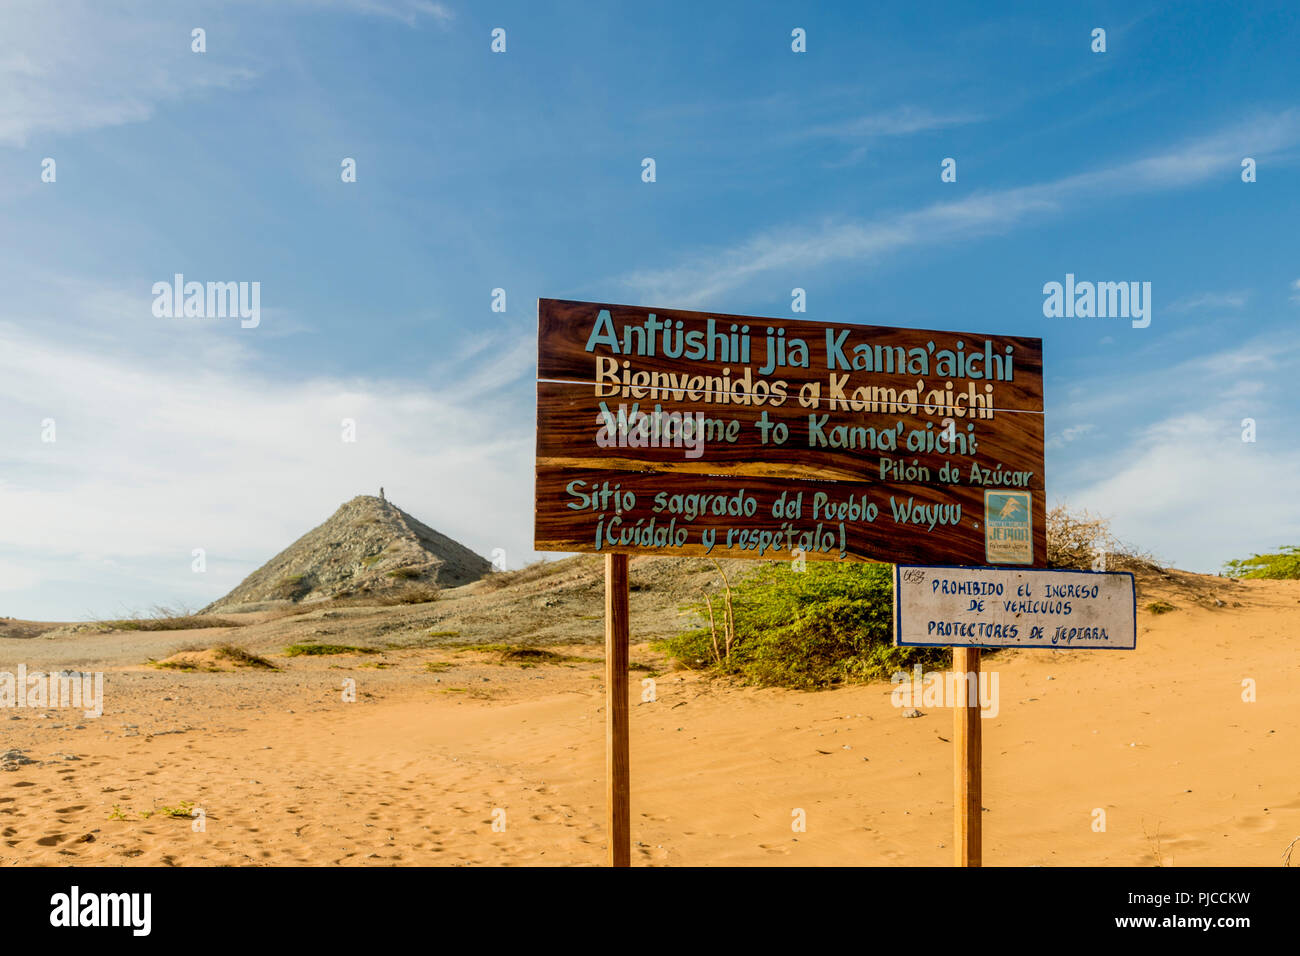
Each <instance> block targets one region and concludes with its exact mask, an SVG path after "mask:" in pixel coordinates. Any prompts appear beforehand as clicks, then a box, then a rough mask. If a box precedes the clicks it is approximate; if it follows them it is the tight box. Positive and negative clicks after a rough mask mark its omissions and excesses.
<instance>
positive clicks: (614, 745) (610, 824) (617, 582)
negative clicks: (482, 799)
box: [605, 554, 632, 866]
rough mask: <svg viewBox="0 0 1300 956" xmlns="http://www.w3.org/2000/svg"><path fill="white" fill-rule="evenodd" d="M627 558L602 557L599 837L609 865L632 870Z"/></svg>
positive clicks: (617, 555) (611, 555)
mask: <svg viewBox="0 0 1300 956" xmlns="http://www.w3.org/2000/svg"><path fill="white" fill-rule="evenodd" d="M627 672H628V611H627V555H626V554H607V555H605V813H606V816H605V836H606V839H607V841H608V845H609V852H608V862H609V865H610V866H631V865H632V812H631V792H632V787H631V780H630V777H631V773H630V761H629V745H628V702H627V695H628V686H627Z"/></svg>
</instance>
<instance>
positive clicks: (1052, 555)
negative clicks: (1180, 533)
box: [1047, 503, 1164, 571]
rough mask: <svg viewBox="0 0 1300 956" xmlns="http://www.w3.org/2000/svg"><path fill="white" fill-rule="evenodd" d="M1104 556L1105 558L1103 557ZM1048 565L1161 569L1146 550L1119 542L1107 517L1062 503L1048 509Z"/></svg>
mask: <svg viewBox="0 0 1300 956" xmlns="http://www.w3.org/2000/svg"><path fill="white" fill-rule="evenodd" d="M1103 558H1104V560H1102V559H1103ZM1047 566H1048V567H1049V568H1072V569H1075V570H1079V571H1163V569H1164V563H1163V562H1162V561H1161V560H1160V559H1159V558H1157V557H1156V556H1155V555H1154V554H1152V553H1151V552H1149V551H1145V550H1143V549H1141V548H1138V547H1135V546H1134V545H1131V544H1127V543H1125V542H1123V541H1120V540H1119V539H1118V538H1116V537H1115V536H1114V535H1113V534H1111V532H1110V519H1109V518H1103V517H1101V516H1100V515H1094V514H1092V513H1091V512H1089V511H1087V510H1086V509H1082V510H1079V511H1072V510H1071V509H1070V508H1069V506H1067V505H1066V504H1064V503H1061V504H1057V505H1055V506H1054V507H1053V508H1052V509H1051V510H1049V511H1048V512H1047Z"/></svg>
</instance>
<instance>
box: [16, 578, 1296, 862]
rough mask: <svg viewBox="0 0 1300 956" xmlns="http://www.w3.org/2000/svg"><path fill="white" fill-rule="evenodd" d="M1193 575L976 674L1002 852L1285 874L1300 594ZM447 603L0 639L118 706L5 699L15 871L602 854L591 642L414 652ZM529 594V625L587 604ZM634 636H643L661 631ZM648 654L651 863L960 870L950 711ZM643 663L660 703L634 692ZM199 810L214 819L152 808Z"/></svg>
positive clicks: (645, 836)
mask: <svg viewBox="0 0 1300 956" xmlns="http://www.w3.org/2000/svg"><path fill="white" fill-rule="evenodd" d="M1206 580H1207V582H1208V584H1206V585H1205V587H1204V588H1202V589H1201V590H1200V591H1199V592H1197V595H1196V596H1195V599H1193V598H1192V591H1191V590H1189V589H1188V588H1186V587H1184V588H1183V589H1182V590H1180V589H1179V586H1178V585H1177V582H1171V583H1169V584H1168V585H1167V586H1163V585H1159V584H1158V585H1156V586H1155V587H1153V588H1145V589H1144V593H1143V594H1142V596H1141V598H1140V602H1139V603H1140V604H1142V605H1145V604H1146V603H1149V602H1150V601H1152V600H1156V599H1158V598H1159V597H1161V596H1162V595H1163V596H1164V597H1166V598H1167V599H1168V600H1170V601H1171V603H1173V604H1175V605H1176V606H1177V607H1178V610H1176V611H1171V612H1169V613H1165V614H1160V615H1154V614H1151V613H1149V612H1147V611H1145V610H1143V611H1140V613H1139V637H1138V650H1137V651H1135V652H1131V653H1121V652H1103V651H1093V652H1087V651H1075V652H1057V651H1013V652H1003V653H1000V654H998V655H996V656H995V657H993V658H990V659H988V660H987V661H986V668H987V669H989V670H994V671H996V672H997V673H998V675H999V690H1000V712H999V713H998V715H997V716H996V717H992V718H990V719H986V720H985V721H984V722H983V732H984V741H985V751H984V754H985V760H984V775H985V776H984V779H985V795H984V804H985V807H986V808H987V809H986V812H985V814H984V846H985V860H986V864H988V865H1038V864H1041V865H1064V864H1082V865H1162V866H1194V865H1211V866H1218V865H1253V866H1273V865H1278V864H1279V863H1280V862H1281V859H1282V854H1283V851H1284V849H1285V847H1286V846H1287V844H1288V843H1290V842H1291V840H1292V839H1293V838H1295V837H1296V836H1298V835H1300V783H1298V781H1300V777H1298V775H1297V771H1298V770H1300V690H1298V689H1300V653H1297V642H1298V641H1300V582H1245V583H1242V584H1239V585H1232V584H1230V583H1229V582H1218V581H1216V579H1206ZM582 586H583V587H584V588H586V587H587V585H586V584H583V585H582ZM1162 588H1163V589H1162ZM588 590H590V589H588ZM555 593H558V594H561V595H563V589H556V590H555ZM593 593H594V594H595V595H596V596H598V588H597V589H596V590H595V591H594V592H593ZM1216 595H1219V596H1218V597H1216ZM633 597H634V602H635V600H636V599H637V595H636V594H634V595H633ZM455 600H456V596H455V595H454V594H453V595H452V596H451V602H452V603H451V604H449V605H447V607H442V606H441V605H442V604H443V602H438V604H435V605H424V606H415V607H412V608H401V609H398V610H394V609H385V610H384V611H382V612H375V613H377V614H379V613H381V614H382V615H384V616H383V618H382V620H383V621H386V622H388V623H385V624H383V626H381V627H378V629H377V630H378V631H379V632H381V633H386V634H388V635H389V636H390V637H392V636H394V635H395V636H396V640H393V641H390V642H389V645H388V646H383V649H382V650H381V651H380V653H377V654H371V655H358V654H351V655H342V656H333V657H294V658H286V657H284V656H283V654H282V653H281V652H279V651H276V652H274V653H269V656H271V658H272V659H273V660H274V662H275V663H276V664H277V665H279V666H280V668H281V670H279V671H275V672H263V671H254V670H246V669H237V670H233V671H230V672H223V673H203V672H198V673H180V672H173V671H167V670H158V669H156V668H154V667H151V666H148V665H147V664H146V663H145V662H146V660H147V659H148V658H150V657H159V656H166V654H168V653H170V652H171V651H172V650H174V649H176V648H177V647H183V646H196V647H197V646H210V645H211V644H213V643H217V642H219V641H220V640H226V639H231V633H234V634H236V635H239V636H240V641H239V643H240V645H241V646H245V647H250V648H253V649H258V648H259V647H260V648H261V649H262V652H269V649H270V648H271V647H282V645H283V644H284V642H285V639H286V638H285V635H286V633H288V632H286V631H285V630H284V628H287V627H293V628H297V629H298V633H306V634H315V635H316V638H315V639H317V640H322V641H329V640H334V639H335V638H334V637H329V636H322V632H324V634H337V633H339V628H340V627H341V625H340V624H339V621H340V620H342V621H346V620H349V619H351V617H356V618H358V619H364V620H365V621H368V622H369V624H368V627H369V631H368V632H367V633H370V634H372V635H373V634H374V633H375V632H376V626H375V623H374V622H375V620H376V619H375V618H374V617H373V616H371V617H366V615H367V614H370V612H363V611H356V612H355V613H354V612H352V611H348V612H346V613H343V612H338V613H340V614H342V617H341V618H338V617H336V618H322V617H321V616H319V615H313V616H311V617H310V618H307V617H299V618H293V619H291V620H290V621H289V622H288V623H286V622H283V621H272V622H268V623H267V624H265V625H259V628H260V629H261V630H262V631H263V632H264V633H263V634H262V636H261V637H258V636H257V634H256V633H255V632H257V631H258V630H259V628H253V627H245V628H236V629H234V630H233V632H226V631H221V632H201V631H200V632H186V633H181V634H177V633H170V632H167V633H161V634H160V633H124V632H112V633H111V634H84V633H74V634H66V633H64V634H59V633H58V632H56V633H55V634H54V635H50V636H43V637H35V638H33V637H30V636H27V637H0V669H13V668H14V667H15V666H16V664H17V663H18V662H20V661H21V662H24V663H26V665H27V666H28V668H29V669H33V670H34V669H39V668H41V667H61V666H73V667H85V666H89V663H93V666H94V667H95V668H96V669H100V670H103V671H104V672H105V675H106V676H105V681H106V697H107V703H106V706H105V712H104V714H103V716H102V717H99V718H85V717H83V716H82V715H81V714H80V713H79V712H75V711H69V710H66V709H48V710H44V711H39V712H37V711H32V710H28V709H14V710H9V711H0V730H3V735H2V738H0V750H4V751H8V750H13V749H16V750H19V751H21V752H23V753H24V754H25V755H26V758H27V759H30V760H31V761H33V762H31V763H21V762H19V761H14V760H11V761H10V762H9V764H7V765H6V766H13V769H9V770H5V771H3V772H0V864H4V865H24V864H26V865H30V864H48V865H66V864H79V865H86V864H89V865H110V866H116V865H189V864H218V865H222V864H234V865H242V864H270V865H282V864H318V865H319V864H343V865H369V866H374V865H380V866H387V865H402V864H447V865H518V864H526V865H575V864H576V865H598V864H600V863H601V862H602V861H603V859H604V850H603V847H604V838H603V816H604V809H603V801H604V782H603V780H604V777H603V775H604V744H603V732H604V723H603V722H604V708H603V684H602V678H601V675H602V670H603V665H602V664H601V662H600V659H599V658H600V648H599V647H598V646H592V645H590V644H580V643H575V644H573V645H572V646H569V647H563V646H560V645H558V644H552V645H550V647H551V649H552V650H555V651H561V652H564V653H567V654H569V655H571V656H574V657H579V658H585V659H579V660H564V661H560V662H553V663H547V664H539V665H535V666H520V665H519V664H517V663H512V662H509V661H503V660H502V659H501V655H500V654H499V653H498V652H494V651H484V650H472V649H465V647H464V646H460V645H456V644H448V643H446V639H445V638H444V640H443V643H441V644H438V645H437V646H420V642H418V641H415V640H413V639H412V638H410V635H412V634H415V633H416V632H417V631H416V629H417V628H418V629H419V632H420V633H424V634H428V633H429V632H430V631H435V632H436V628H437V627H438V624H437V623H432V624H430V623H429V621H430V620H431V619H432V618H433V617H435V616H437V615H441V617H437V620H438V621H442V622H443V623H445V620H446V618H447V615H448V614H449V613H451V610H454V602H455ZM494 600H495V598H494ZM542 600H543V604H542V605H540V606H537V605H536V602H534V605H533V606H535V607H537V610H538V614H539V615H541V617H540V618H539V620H541V619H545V618H546V615H547V614H570V615H572V614H573V613H574V611H575V608H574V607H573V606H570V607H567V608H565V607H563V606H561V607H559V608H552V607H549V606H547V605H546V604H545V603H544V602H545V600H547V599H545V598H543V599H542ZM557 600H559V601H560V603H561V605H563V603H564V601H565V600H566V599H565V598H564V597H563V596H561V597H560V598H558V599H557ZM1216 600H1222V601H1223V605H1222V606H1219V605H1217V604H1215V603H1214V602H1215V601H1216ZM1234 605H1236V606H1234ZM506 606H507V605H506V604H502V605H501V607H502V608H503V609H504V608H505V607H506ZM433 609H437V610H436V612H435V611H434V610H433ZM449 609H451V610H449ZM578 610H584V608H579V609H578ZM585 610H590V608H589V607H586V608H585ZM475 613H482V609H481V608H480V609H478V610H476V611H475ZM674 613H675V612H674ZM394 615H398V617H399V618H400V616H401V615H407V616H409V619H410V620H411V621H417V622H418V624H415V625H412V626H411V628H408V629H406V630H403V629H402V628H400V627H396V626H393V625H392V621H393V619H394V618H393V616H394ZM583 616H585V617H587V618H590V617H591V615H590V614H585V615H583ZM637 622H638V618H634V635H635V634H638V633H640V632H642V631H643V630H645V629H647V628H648V627H649V625H646V628H641V629H640V630H638V623H637ZM590 624H591V625H593V626H594V627H595V628H596V629H597V630H598V628H599V621H598V620H593V621H590ZM586 626H587V625H586V624H584V627H586ZM665 626H667V625H665ZM671 626H675V624H674V625H671ZM15 633H16V631H15ZM593 636H594V635H593ZM461 637H463V634H459V633H458V635H457V638H456V639H457V640H459V639H460V638H461ZM586 637H587V635H586V634H585V633H584V635H583V639H584V640H585V639H586ZM634 639H635V638H634ZM403 641H406V642H407V644H408V645H409V646H401V645H402V642H403ZM372 643H373V642H372ZM393 644H396V645H398V646H391V645H393ZM632 659H633V661H634V663H636V664H639V665H642V666H643V668H651V669H652V670H646V669H640V670H636V671H634V673H633V679H632V684H633V698H632V773H633V797H632V814H633V816H632V819H633V830H632V837H633V841H634V845H633V860H634V862H639V863H643V864H658V865H728V864H732V865H756V864H757V865H763V864H768V865H771V864H776V865H862V864H866V865H948V864H949V863H950V861H951V850H950V849H949V847H950V845H951V832H952V745H951V743H950V742H949V741H950V740H951V737H952V733H951V731H952V716H951V712H950V711H948V710H945V709H942V708H924V707H923V708H922V709H923V710H925V711H926V713H925V716H924V717H921V718H914V719H904V718H903V717H902V711H901V710H900V709H899V708H897V707H895V706H893V703H892V702H891V691H892V689H893V688H891V686H890V685H889V684H887V683H877V684H870V685H863V686H856V687H851V688H846V689H841V690H836V691H828V692H820V693H798V692H789V691H783V690H775V689H767V690H758V689H753V688H740V687H735V686H731V685H729V684H725V683H720V682H716V681H710V680H707V679H704V678H702V677H700V676H699V675H698V674H695V673H693V672H689V671H674V670H671V669H669V665H668V664H667V662H665V661H663V660H662V659H661V658H659V657H658V656H657V655H655V654H654V653H653V652H652V651H651V650H649V648H648V647H647V646H646V645H644V644H640V645H637V646H635V647H634V648H633V653H632ZM431 662H432V663H433V667H429V666H427V665H429V664H430V663H431ZM656 672H657V673H656ZM648 673H656V676H655V677H654V678H653V680H654V681H655V689H656V696H657V699H656V700H655V701H653V702H643V701H642V700H641V694H642V687H641V684H640V682H641V680H642V679H643V678H644V677H645V675H646V674H648ZM1246 678H1251V679H1253V680H1255V681H1256V683H1257V691H1256V692H1257V698H1258V699H1257V701H1256V702H1254V703H1246V702H1244V701H1243V700H1242V681H1243V680H1244V679H1246ZM345 679H351V680H354V681H355V686H356V701H355V702H345V701H344V700H343V699H342V698H343V691H342V685H343V683H344V681H345ZM188 803H192V804H193V805H194V806H195V807H199V808H202V810H203V813H204V817H203V819H202V824H203V828H202V829H201V830H199V829H196V823H197V821H196V820H195V819H193V818H191V817H187V816H182V817H172V816H168V815H166V814H165V813H163V812H161V809H162V808H164V807H172V808H176V807H182V805H183V804H188ZM1098 808H1100V809H1101V810H1104V811H1105V830H1104V832H1097V831H1096V830H1094V821H1095V819H1096V815H1095V812H1094V811H1095V810H1097V809H1098ZM800 809H801V810H803V811H804V813H805V815H806V820H807V824H806V831H805V832H794V831H792V828H791V824H792V820H793V814H794V813H795V811H796V810H800ZM146 814H149V815H148V816H146ZM494 819H495V820H496V821H497V829H494V827H493V821H494ZM502 821H504V829H502V828H501V823H502ZM1295 862H1297V863H1300V853H1298V854H1297V859H1296V861H1295Z"/></svg>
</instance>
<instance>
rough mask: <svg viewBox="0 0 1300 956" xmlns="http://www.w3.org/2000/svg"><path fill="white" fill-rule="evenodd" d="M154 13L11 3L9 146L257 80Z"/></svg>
mask: <svg viewBox="0 0 1300 956" xmlns="http://www.w3.org/2000/svg"><path fill="white" fill-rule="evenodd" d="M161 10H166V8H165V7H155V8H152V11H153V12H154V13H157V12H159V11H161ZM149 14H150V8H147V7H145V8H141V7H131V6H125V7H124V6H121V5H116V4H115V5H105V4H102V3H94V2H89V0H66V2H60V3H45V2H42V0H8V2H7V3H6V4H5V11H4V25H3V29H0V145H9V146H20V147H21V146H26V145H27V143H28V142H29V141H30V140H32V139H33V138H41V137H45V136H48V135H50V134H60V133H68V132H74V131H78V130H88V129H100V128H103V127H108V126H119V125H122V124H124V123H136V122H141V121H143V120H147V119H149V118H150V117H151V116H152V115H153V113H154V111H155V110H156V109H157V108H158V106H159V105H160V104H162V103H166V102H174V101H177V100H181V99H184V98H186V97H189V96H193V95H196V94H199V93H202V92H203V91H205V90H211V89H231V88H234V87H238V86H240V85H241V84H243V83H245V82H247V81H248V80H250V79H252V78H253V76H254V75H255V73H254V71H253V70H252V69H251V68H250V67H248V66H247V65H243V64H240V63H238V57H237V56H236V57H235V59H236V62H235V63H232V62H231V57H229V56H227V57H217V56H209V55H207V54H199V53H192V52H191V51H190V29H191V26H190V25H186V24H184V23H181V22H179V21H178V20H176V19H175V18H174V17H164V18H162V19H153V18H151V16H150V15H149ZM212 42H215V38H210V39H209V43H210V44H211V43H212ZM209 48H211V47H209Z"/></svg>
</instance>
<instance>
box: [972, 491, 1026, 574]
mask: <svg viewBox="0 0 1300 956" xmlns="http://www.w3.org/2000/svg"><path fill="white" fill-rule="evenodd" d="M984 559H985V560H986V561H987V562H988V563H989V564H1032V563H1033V560H1034V532H1033V523H1032V522H1031V521H1030V498H1029V493H1028V492H1026V491H986V492H984Z"/></svg>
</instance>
